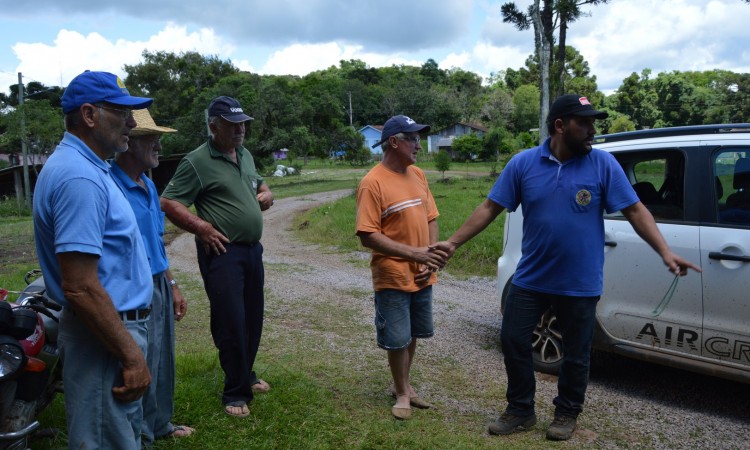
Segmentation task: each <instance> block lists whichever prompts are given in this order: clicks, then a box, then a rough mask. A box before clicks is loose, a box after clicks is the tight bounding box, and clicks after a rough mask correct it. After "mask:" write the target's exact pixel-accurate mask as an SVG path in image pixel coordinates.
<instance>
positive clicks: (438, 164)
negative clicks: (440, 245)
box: [432, 150, 451, 181]
mask: <svg viewBox="0 0 750 450" xmlns="http://www.w3.org/2000/svg"><path fill="white" fill-rule="evenodd" d="M432 160H433V161H434V162H435V168H436V169H437V170H439V171H440V172H441V173H442V176H443V181H445V172H446V171H447V170H450V168H451V155H449V154H448V152H446V151H445V150H440V151H439V152H437V154H436V155H435V157H434V158H433V159H432Z"/></svg>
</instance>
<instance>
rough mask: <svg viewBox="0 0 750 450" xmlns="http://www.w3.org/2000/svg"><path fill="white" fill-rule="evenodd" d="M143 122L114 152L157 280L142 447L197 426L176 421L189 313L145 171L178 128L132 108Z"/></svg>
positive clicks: (117, 175)
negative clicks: (179, 340) (179, 359)
mask: <svg viewBox="0 0 750 450" xmlns="http://www.w3.org/2000/svg"><path fill="white" fill-rule="evenodd" d="M133 117H134V118H135V122H136V123H137V124H138V126H136V127H135V128H133V130H132V131H131V132H130V142H129V143H128V151H126V152H122V153H117V154H115V161H114V162H113V163H112V177H113V178H114V180H115V182H116V183H117V184H118V186H120V189H121V190H122V192H123V193H124V194H125V197H126V198H127V199H128V202H129V203H130V206H132V207H133V212H134V213H135V218H136V221H137V222H138V228H139V229H140V231H141V237H143V243H144V245H145V247H146V255H147V256H148V262H149V265H150V267H151V275H152V276H153V279H154V288H153V296H152V297H151V315H149V318H148V358H147V361H148V370H149V371H150V372H151V386H150V387H149V389H148V392H147V393H146V394H145V395H144V396H143V429H142V435H143V445H144V447H147V448H150V447H151V446H152V445H153V443H154V440H155V439H160V438H165V437H186V436H190V435H191V434H193V432H194V431H195V430H194V429H193V428H191V427H188V426H185V425H174V424H173V423H172V422H171V420H172V414H173V412H174V388H175V357H174V328H175V327H174V322H175V320H181V319H182V318H183V317H184V316H185V313H186V312H187V302H186V301H185V298H184V297H183V296H182V292H181V291H180V288H179V286H178V284H177V281H176V280H175V279H174V276H173V275H172V272H171V271H170V270H169V260H167V251H166V249H165V248H164V240H163V236H164V213H163V212H162V211H161V207H160V206H159V194H158V193H157V191H156V186H155V185H154V182H153V181H151V179H150V178H149V177H148V176H147V175H146V173H145V172H146V171H147V170H150V169H153V168H156V167H157V166H158V165H159V152H160V151H161V136H162V134H164V133H174V132H176V131H177V130H175V129H173V128H168V127H162V126H159V125H157V124H156V122H154V119H153V118H152V117H151V114H149V112H148V109H139V110H136V111H133Z"/></svg>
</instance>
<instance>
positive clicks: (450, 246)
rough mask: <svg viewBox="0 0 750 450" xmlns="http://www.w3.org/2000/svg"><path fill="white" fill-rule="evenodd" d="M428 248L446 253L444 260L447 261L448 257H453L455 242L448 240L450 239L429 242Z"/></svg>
mask: <svg viewBox="0 0 750 450" xmlns="http://www.w3.org/2000/svg"><path fill="white" fill-rule="evenodd" d="M429 248H430V250H433V251H436V252H438V251H439V252H442V253H444V254H445V255H446V260H445V262H446V263H447V262H448V259H450V258H451V257H453V254H454V253H456V249H457V248H458V247H456V244H454V243H452V242H450V241H440V242H436V243H434V244H431V245H430V246H429Z"/></svg>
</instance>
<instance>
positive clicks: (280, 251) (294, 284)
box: [168, 190, 750, 449]
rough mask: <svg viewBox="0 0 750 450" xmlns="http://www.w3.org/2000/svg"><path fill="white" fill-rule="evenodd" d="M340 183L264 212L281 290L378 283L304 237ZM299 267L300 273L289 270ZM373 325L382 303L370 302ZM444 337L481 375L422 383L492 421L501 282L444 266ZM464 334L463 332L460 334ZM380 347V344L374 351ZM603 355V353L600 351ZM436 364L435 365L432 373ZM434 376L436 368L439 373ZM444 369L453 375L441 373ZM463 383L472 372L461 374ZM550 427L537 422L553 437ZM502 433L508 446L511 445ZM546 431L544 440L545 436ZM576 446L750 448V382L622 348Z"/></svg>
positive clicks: (440, 289)
mask: <svg viewBox="0 0 750 450" xmlns="http://www.w3.org/2000/svg"><path fill="white" fill-rule="evenodd" d="M350 192H351V191H349V190H345V191H336V192H328V193H321V194H313V195H306V196H301V197H295V198H287V199H282V200H278V201H276V203H275V205H274V206H273V207H272V208H271V209H269V210H268V211H266V212H265V213H264V223H265V225H264V234H263V240H262V242H263V246H264V248H265V251H264V261H265V262H266V264H267V265H266V288H267V289H268V290H269V291H270V292H271V294H272V295H273V296H275V297H278V298H284V299H288V300H290V301H293V299H294V298H295V297H296V296H302V295H304V296H306V297H311V296H315V295H320V296H321V297H328V298H335V297H336V296H341V299H342V301H346V299H347V298H350V297H351V295H352V294H351V293H352V292H357V291H359V292H362V291H365V292H366V291H368V290H371V288H372V287H371V281H370V272H369V269H367V268H366V267H363V265H362V264H354V263H352V261H353V260H358V259H368V258H369V253H367V252H357V253H354V254H351V255H342V254H340V253H337V252H333V251H321V249H320V248H319V247H318V246H317V245H312V244H307V243H304V242H299V241H297V240H296V239H295V238H294V237H293V235H292V233H291V230H290V226H291V219H290V218H291V217H292V216H293V215H294V214H297V213H299V212H302V211H305V210H307V209H310V208H313V207H315V206H318V205H320V204H323V203H325V202H329V201H333V200H335V199H337V198H340V197H342V196H345V195H348V194H350ZM168 253H169V257H170V261H171V265H172V268H173V269H176V270H179V271H182V272H192V273H197V270H198V269H197V267H196V263H195V247H194V243H193V238H192V235H188V234H182V235H180V236H179V237H177V238H176V239H175V240H174V241H173V242H172V244H171V245H170V246H169V248H168ZM288 266H293V267H295V268H296V270H295V271H294V274H293V275H292V276H290V272H289V270H288V269H284V267H288ZM361 303H362V308H361V316H360V319H359V320H361V321H362V322H363V323H371V321H372V309H371V305H370V304H368V303H367V302H361ZM434 314H435V322H436V335H435V337H434V338H432V339H430V340H429V341H428V342H427V343H426V344H425V345H424V346H420V350H419V352H420V359H421V358H424V360H429V359H430V358H441V357H443V355H450V356H451V357H452V358H453V359H455V360H457V361H458V362H459V364H460V365H461V367H462V368H464V370H466V371H467V372H468V373H471V374H472V376H471V377H467V378H466V381H465V386H461V387H460V389H457V390H456V391H450V392H447V391H445V390H443V389H437V388H436V387H435V386H431V385H430V384H429V383H423V384H422V385H421V386H420V391H421V393H422V394H423V396H424V397H425V398H428V399H430V400H431V401H435V402H437V403H438V404H440V405H441V408H442V409H445V410H451V409H452V410H454V411H455V412H457V413H461V412H467V411H468V412H473V413H481V414H485V415H486V417H487V418H488V420H490V419H492V418H493V417H494V416H496V415H497V413H498V411H497V408H501V407H503V405H504V401H503V398H502V395H503V394H504V387H505V384H506V377H505V371H504V369H503V365H502V360H501V355H500V354H499V352H498V350H497V348H498V347H497V344H498V337H497V334H498V332H497V330H498V327H499V324H500V312H499V307H498V300H497V292H496V287H495V280H494V279H492V278H474V279H470V280H458V279H454V278H452V277H450V276H449V275H447V274H444V273H443V274H441V276H440V280H439V282H438V284H437V285H436V286H435V290H434ZM459 336H460V338H457V337H459ZM373 351H376V350H373ZM597 356H598V355H597ZM425 371H429V368H425V369H424V371H423V372H422V373H423V374H424V373H425ZM429 375H432V374H430V373H429V372H427V376H424V378H429ZM434 376H436V377H438V376H442V377H445V376H449V374H441V373H435V374H434ZM461 381H462V382H463V381H464V379H462V380H461ZM556 381H557V378H555V377H552V376H548V375H544V374H537V416H538V417H539V421H540V422H542V423H545V422H546V423H549V421H551V419H552V406H551V403H552V399H553V398H554V396H555V394H556ZM472 390H474V391H476V392H479V391H489V392H497V404H496V405H493V406H492V407H486V408H482V407H480V406H477V405H476V404H472V403H471V402H467V401H466V400H463V399H462V397H461V396H460V392H461V391H463V392H466V391H472ZM543 432H544V431H543V429H540V425H537V430H536V431H532V433H539V434H540V435H541V436H543ZM501 439H502V438H498V445H502V444H501ZM542 439H543V438H542ZM562 445H563V446H564V447H568V448H580V447H587V448H658V449H675V448H711V449H714V448H715V449H746V448H749V447H750V386H748V385H744V384H739V383H734V382H728V381H724V380H719V379H716V378H711V377H705V376H700V375H695V374H692V373H688V372H684V371H678V370H674V369H669V368H664V367H660V366H655V365H651V364H647V363H641V362H637V361H632V360H628V359H624V358H619V357H615V356H610V355H605V356H604V357H603V358H597V357H595V359H594V363H593V367H592V371H591V382H590V384H589V390H588V394H587V400H586V405H585V407H584V413H583V414H582V415H581V417H580V418H579V428H578V430H577V431H576V433H575V435H574V437H573V439H572V440H571V441H569V442H567V443H564V444H562Z"/></svg>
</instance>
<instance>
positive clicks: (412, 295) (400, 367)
mask: <svg viewBox="0 0 750 450" xmlns="http://www.w3.org/2000/svg"><path fill="white" fill-rule="evenodd" d="M429 130H430V127H429V126H428V125H420V124H418V123H416V122H415V121H414V120H412V119H410V118H409V117H406V116H394V117H391V118H390V119H388V121H386V123H385V125H384V126H383V134H382V136H381V138H382V139H381V140H380V142H378V143H377V144H375V145H373V147H375V146H377V145H380V146H381V148H382V149H383V161H382V162H380V164H378V165H376V166H375V167H373V168H372V170H370V172H368V174H367V175H365V177H364V178H362V181H361V182H360V183H359V187H358V188H357V221H356V233H357V236H359V239H360V241H361V242H362V245H363V246H365V247H367V248H370V249H372V260H371V262H370V268H371V270H372V284H373V288H374V290H375V326H376V334H377V342H378V347H380V348H382V349H384V350H386V351H387V352H388V365H389V366H390V369H391V376H392V377H393V395H394V396H395V397H396V404H395V405H394V406H393V407H392V408H391V414H392V415H393V416H394V417H395V418H397V419H400V420H407V419H409V418H411V412H412V410H411V407H412V406H414V407H415V408H429V407H431V405H430V404H429V403H427V402H425V401H424V400H422V399H421V398H420V397H419V396H418V395H417V392H416V391H415V390H414V388H413V387H412V385H411V384H410V382H409V371H410V369H411V365H412V362H413V360H414V353H415V352H416V349H417V339H418V338H429V337H432V335H433V334H434V330H433V322H432V285H433V284H435V282H436V281H437V278H436V276H435V271H436V270H437V269H439V268H441V267H443V265H444V264H445V261H446V257H447V254H446V253H445V252H443V251H442V250H431V249H430V248H429V245H431V244H434V243H436V242H437V239H438V224H437V217H438V210H437V207H436V206H435V200H434V199H433V197H432V193H431V192H430V188H429V186H428V185H427V179H426V178H425V176H424V172H422V170H421V169H419V168H418V167H416V166H414V163H416V162H417V153H418V152H419V150H420V149H421V148H422V147H421V146H420V143H419V133H421V132H426V131H429Z"/></svg>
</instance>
